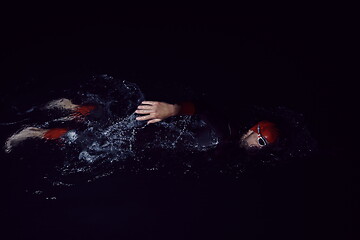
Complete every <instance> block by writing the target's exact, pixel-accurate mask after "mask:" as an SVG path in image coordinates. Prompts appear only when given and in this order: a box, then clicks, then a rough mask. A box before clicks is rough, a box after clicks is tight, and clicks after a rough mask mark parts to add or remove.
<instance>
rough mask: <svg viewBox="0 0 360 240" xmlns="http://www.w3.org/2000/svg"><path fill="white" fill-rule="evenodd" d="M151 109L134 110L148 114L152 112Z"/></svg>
mask: <svg viewBox="0 0 360 240" xmlns="http://www.w3.org/2000/svg"><path fill="white" fill-rule="evenodd" d="M153 112H154V111H153V110H136V111H135V113H137V114H150V113H153Z"/></svg>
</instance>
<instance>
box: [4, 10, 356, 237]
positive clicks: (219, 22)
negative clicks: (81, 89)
mask: <svg viewBox="0 0 360 240" xmlns="http://www.w3.org/2000/svg"><path fill="white" fill-rule="evenodd" d="M44 7H45V6H43V5H42V6H34V5H31V6H24V5H22V7H21V8H19V7H18V6H12V7H9V12H8V13H5V14H4V15H2V19H1V21H2V34H1V35H2V40H3V41H2V53H1V55H2V58H1V59H2V67H3V71H2V87H1V95H2V98H1V107H2V112H3V113H5V114H1V115H2V118H3V119H4V120H11V119H9V118H10V117H9V116H7V115H6V111H7V109H8V108H9V106H10V105H12V104H14V105H17V106H22V107H23V108H24V109H26V108H27V107H28V106H32V105H34V104H40V103H43V102H44V101H47V100H49V99H51V97H52V94H53V91H52V90H53V89H67V88H71V87H72V86H74V87H76V86H77V85H78V84H79V81H77V80H76V79H85V78H86V77H87V76H91V75H92V74H104V73H106V74H109V75H113V76H115V77H117V78H119V79H126V80H129V81H133V82H136V83H137V84H139V86H140V87H141V89H142V90H143V91H144V93H145V95H146V97H147V98H148V99H151V100H160V99H167V98H169V96H172V95H174V94H175V95H176V94H178V95H179V96H180V95H181V94H182V93H184V92H186V91H182V90H184V89H185V90H186V89H187V90H189V89H191V91H193V92H194V93H195V94H203V95H206V96H207V97H208V98H210V99H213V100H214V101H217V102H218V103H219V104H221V105H224V106H227V107H228V108H230V109H235V110H234V114H238V113H236V104H237V103H239V102H241V101H245V102H247V103H254V104H263V105H283V106H287V107H290V108H292V109H294V110H296V111H299V112H301V113H303V114H304V118H305V122H306V124H307V125H308V127H309V129H310V131H311V132H312V134H313V136H314V138H315V139H317V141H318V143H319V149H320V151H319V153H318V154H317V155H316V156H314V157H312V158H310V159H305V160H297V161H293V162H291V163H287V164H284V165H281V166H279V167H276V168H271V169H266V170H263V171H259V172H257V173H252V174H249V175H246V176H244V177H243V178H241V179H240V180H239V179H237V180H235V179H227V178H220V179H218V178H216V179H215V178H214V179H209V178H207V179H200V180H194V179H187V178H186V177H184V178H180V179H178V178H171V177H165V176H163V177H149V176H112V177H108V178H105V179H100V180H99V181H97V182H95V183H91V184H84V185H80V186H77V187H74V188H71V189H69V190H66V191H65V193H62V195H61V196H60V197H58V199H57V200H45V199H41V198H37V197H36V196H35V197H32V196H28V195H27V194H25V193H22V192H21V190H19V188H18V187H19V186H21V182H24V181H25V182H26V178H25V177H24V178H21V175H20V174H15V175H16V178H14V175H12V174H13V173H14V171H15V172H16V170H15V169H14V168H15V165H13V164H12V163H10V162H8V161H5V160H6V158H5V157H4V159H5V160H4V161H5V163H4V164H3V167H2V170H1V171H2V173H3V175H2V176H3V177H4V180H3V183H4V188H3V191H2V196H3V199H4V204H3V205H2V212H3V214H2V217H3V223H5V224H4V225H3V226H4V227H5V229H7V230H9V231H8V232H9V233H10V234H11V235H10V236H12V238H13V239H39V238H43V237H44V238H45V237H46V238H57V237H59V238H61V239H75V238H76V239H89V238H91V237H102V238H104V239H119V238H120V237H124V238H125V239H127V238H132V239H140V238H141V239H157V238H159V237H163V238H169V239H193V238H194V239H195V238H197V239H205V238H217V239H239V238H243V239H275V238H276V239H319V238H321V239H322V238H325V237H336V238H339V239H347V238H349V239H350V235H351V234H350V232H351V228H352V226H351V212H352V211H353V208H354V207H355V205H356V201H355V197H353V196H351V195H352V192H351V191H352V189H351V187H352V186H351V182H352V175H351V174H350V173H349V169H350V162H349V161H348V159H347V157H346V155H345V153H346V152H347V151H346V150H345V148H344V146H345V145H346V144H342V143H344V141H346V140H344V139H346V136H347V135H346V134H345V133H344V131H342V129H341V128H339V126H342V124H343V122H344V117H343V116H344V115H345V108H344V103H345V101H344V100H343V96H344V95H345V94H344V93H345V90H346V87H347V86H346V84H345V82H344V81H343V72H342V70H340V69H341V66H342V64H343V62H342V61H341V60H340V61H339V59H341V58H340V55H341V52H342V51H343V50H342V49H343V48H342V46H343V44H344V43H343V41H342V40H343V38H344V36H345V35H344V34H345V28H344V27H343V23H342V22H341V21H339V16H340V10H334V9H332V10H331V11H330V10H329V9H325V8H316V9H315V8H312V7H309V8H304V9H303V8H300V7H299V6H296V7H293V6H285V7H287V10H283V7H284V6H281V8H280V6H272V8H270V7H269V8H268V7H267V6H262V7H261V8H260V7H259V6H256V7H254V6H252V7H250V6H246V7H245V6H244V7H241V8H239V7H237V8H231V7H228V8H226V9H219V8H213V9H211V10H210V9H206V8H204V7H193V8H191V9H188V8H181V7H176V8H174V7H172V8H170V7H168V8H159V7H140V6H139V7H137V8H131V9H129V8H125V7H103V6H96V5H95V6H91V7H89V6H86V7H85V6H81V7H79V6H77V7H75V6H62V5H60V4H59V6H56V5H53V6H46V7H47V8H46V9H44ZM74 79H75V80H74ZM179 89H180V90H179ZM7 134H9V133H7V132H6V134H5V133H4V134H2V140H5V138H6V136H7ZM3 135H5V136H3ZM3 156H4V155H2V158H3ZM9 169H10V170H9ZM14 179H15V180H14ZM16 179H17V180H16ZM8 239H11V238H8Z"/></svg>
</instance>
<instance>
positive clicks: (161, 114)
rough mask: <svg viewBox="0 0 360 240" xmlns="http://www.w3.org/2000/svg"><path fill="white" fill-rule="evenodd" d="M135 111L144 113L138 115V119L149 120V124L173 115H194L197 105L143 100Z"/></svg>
mask: <svg viewBox="0 0 360 240" xmlns="http://www.w3.org/2000/svg"><path fill="white" fill-rule="evenodd" d="M135 113H137V114H141V115H143V116H139V117H137V118H136V120H139V121H145V120H147V121H148V122H147V124H150V123H156V122H160V121H162V120H164V119H166V118H169V117H172V116H177V115H193V114H194V113H195V106H194V104H192V103H191V102H184V103H179V104H170V103H165V102H157V101H143V102H142V103H141V105H139V106H138V108H137V110H136V111H135Z"/></svg>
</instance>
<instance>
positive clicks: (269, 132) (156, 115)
mask: <svg viewBox="0 0 360 240" xmlns="http://www.w3.org/2000/svg"><path fill="white" fill-rule="evenodd" d="M43 108H44V109H46V110H51V109H60V110H67V111H70V114H69V115H68V116H65V117H62V118H59V119H57V120H60V121H72V120H75V121H82V120H84V118H85V117H86V116H87V115H89V114H91V112H92V111H93V110H94V109H95V108H96V107H95V106H92V105H88V106H82V105H78V104H74V103H73V102H72V101H71V100H69V99H66V98H61V99H58V100H54V101H51V102H49V103H47V104H46V105H45V106H44V107H43ZM135 113H136V114H139V115H141V116H138V117H137V118H136V120H138V121H147V124H154V123H157V122H160V121H163V120H165V119H167V118H170V117H173V116H178V115H194V114H197V112H196V107H195V104H194V103H192V102H182V103H179V104H169V103H166V102H159V101H143V102H142V103H141V104H140V105H139V106H138V107H137V109H136V111H135ZM205 119H206V120H205V121H207V122H208V123H209V124H210V126H213V127H214V128H215V129H218V128H217V126H214V124H213V123H212V121H211V120H210V121H209V118H206V117H205ZM210 119H211V118H210ZM69 130H70V129H69V128H51V129H43V128H36V127H26V128H24V129H22V130H21V131H19V132H17V133H15V134H13V135H12V136H11V137H9V138H8V139H7V141H6V143H5V151H6V152H7V153H9V152H11V150H12V149H13V148H14V147H15V146H17V145H18V144H19V143H21V142H23V141H24V140H26V139H31V138H39V139H45V140H57V139H60V138H61V137H62V136H63V135H65V134H66V133H67V132H68V131H69ZM225 131H228V132H227V133H224V131H223V132H221V131H217V132H218V133H219V132H220V133H219V135H231V127H230V126H229V127H228V128H226V130H225ZM278 138H279V130H278V128H277V126H276V125H275V124H274V123H272V122H269V121H266V120H263V121H260V122H258V123H257V124H255V125H254V126H253V127H251V128H250V129H249V130H248V131H247V132H246V133H244V134H242V136H239V140H238V146H239V147H241V148H243V149H246V150H254V149H257V150H260V149H262V148H265V147H266V148H270V147H271V146H273V145H275V144H276V142H277V141H278Z"/></svg>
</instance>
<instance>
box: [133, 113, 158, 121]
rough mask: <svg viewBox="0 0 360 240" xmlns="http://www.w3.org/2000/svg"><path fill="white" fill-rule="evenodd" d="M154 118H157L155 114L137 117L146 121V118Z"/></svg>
mask: <svg viewBox="0 0 360 240" xmlns="http://www.w3.org/2000/svg"><path fill="white" fill-rule="evenodd" d="M154 118H155V117H154V115H152V114H149V115H145V116H141V117H137V118H136V120H139V121H144V120H150V119H154Z"/></svg>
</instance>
